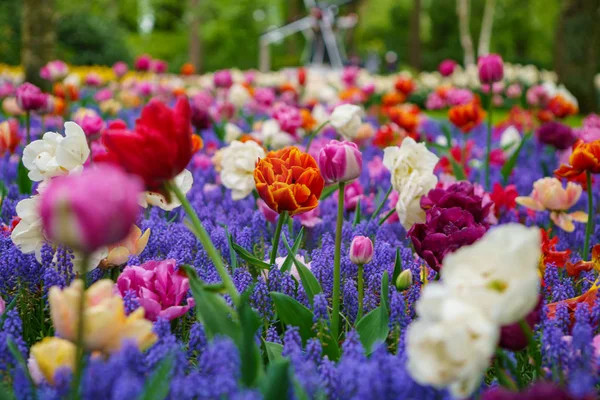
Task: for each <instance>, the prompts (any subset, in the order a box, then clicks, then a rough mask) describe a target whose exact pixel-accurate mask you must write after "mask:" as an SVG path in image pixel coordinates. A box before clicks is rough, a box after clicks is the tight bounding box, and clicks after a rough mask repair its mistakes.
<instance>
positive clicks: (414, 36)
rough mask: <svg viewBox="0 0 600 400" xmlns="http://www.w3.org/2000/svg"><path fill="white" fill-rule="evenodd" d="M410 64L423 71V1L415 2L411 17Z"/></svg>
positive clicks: (416, 0)
mask: <svg viewBox="0 0 600 400" xmlns="http://www.w3.org/2000/svg"><path fill="white" fill-rule="evenodd" d="M409 43H410V44H409V47H410V52H409V55H408V62H409V63H410V65H411V67H413V68H414V69H416V70H420V69H421V0H413V8H412V13H411V15H410V32H409Z"/></svg>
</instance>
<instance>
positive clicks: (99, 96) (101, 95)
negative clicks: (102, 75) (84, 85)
mask: <svg viewBox="0 0 600 400" xmlns="http://www.w3.org/2000/svg"><path fill="white" fill-rule="evenodd" d="M112 98H113V92H112V90H110V89H106V88H105V89H100V90H98V91H97V92H96V94H95V95H94V100H96V101H97V102H98V103H100V102H102V101H106V100H110V99H112Z"/></svg>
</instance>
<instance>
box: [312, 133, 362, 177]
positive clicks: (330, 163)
mask: <svg viewBox="0 0 600 400" xmlns="http://www.w3.org/2000/svg"><path fill="white" fill-rule="evenodd" d="M319 169H320V170H321V175H322V176H323V179H325V182H327V183H335V182H347V181H350V180H353V179H356V178H358V177H359V176H360V174H361V172H362V154H361V152H360V150H358V146H357V145H356V144H355V143H352V142H348V141H343V142H339V141H337V140H332V141H331V142H329V143H328V144H327V145H326V146H325V147H323V148H322V149H321V152H320V153H319Z"/></svg>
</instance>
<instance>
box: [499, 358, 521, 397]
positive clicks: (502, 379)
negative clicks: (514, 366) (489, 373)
mask: <svg viewBox="0 0 600 400" xmlns="http://www.w3.org/2000/svg"><path fill="white" fill-rule="evenodd" d="M501 364H502V363H501V361H500V360H499V359H496V363H495V365H494V367H495V368H494V369H495V370H496V378H497V379H498V383H500V385H501V386H503V387H505V388H507V389H509V390H511V391H515V392H516V391H518V390H519V388H518V387H517V385H516V384H515V382H514V381H513V380H512V378H511V377H510V376H509V375H508V374H507V373H506V371H505V370H504V368H503V367H502V365H501Z"/></svg>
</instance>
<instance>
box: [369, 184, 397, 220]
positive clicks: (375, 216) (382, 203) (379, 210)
mask: <svg viewBox="0 0 600 400" xmlns="http://www.w3.org/2000/svg"><path fill="white" fill-rule="evenodd" d="M393 189H394V188H393V187H392V186H390V188H389V189H388V191H387V192H386V193H385V196H384V197H383V200H381V203H379V205H378V206H377V208H376V209H375V212H374V213H373V215H371V218H370V219H369V221H372V220H374V219H375V218H377V216H378V215H379V213H380V212H381V209H382V208H383V206H384V205H385V203H386V202H387V200H388V198H389V197H390V194H391V193H392V190H393Z"/></svg>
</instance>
